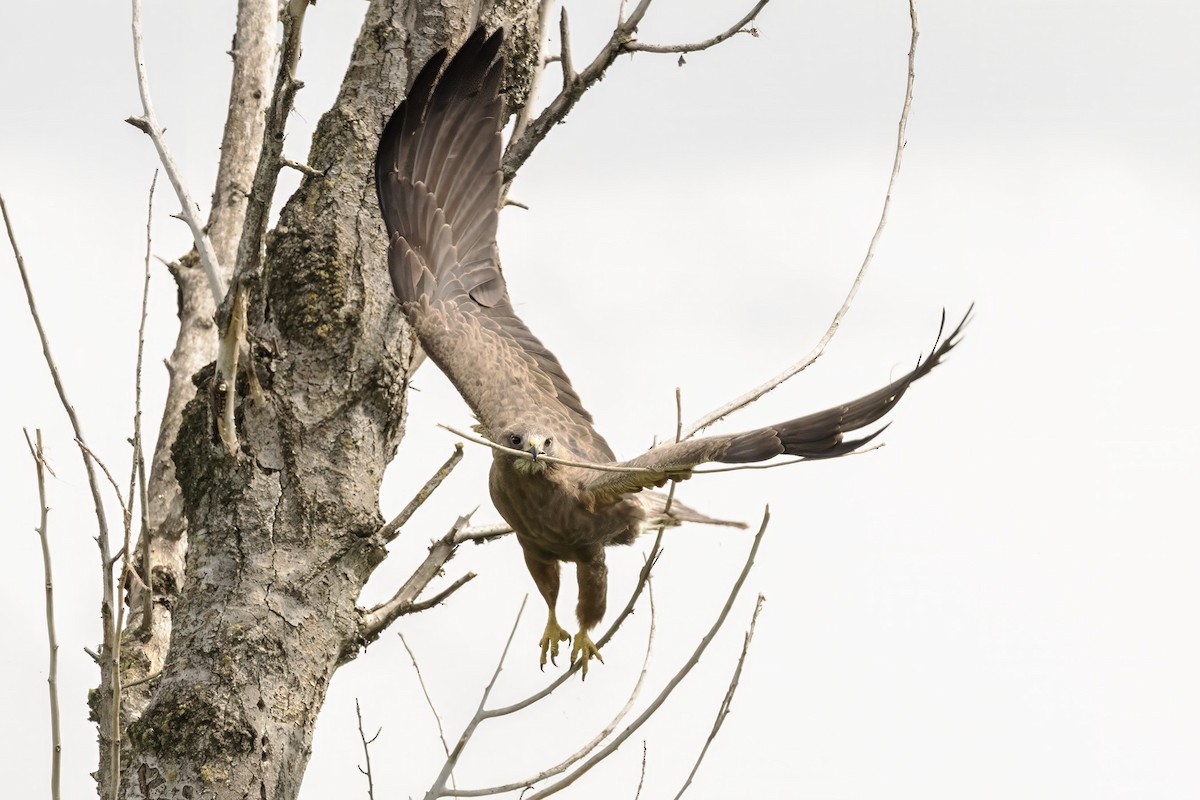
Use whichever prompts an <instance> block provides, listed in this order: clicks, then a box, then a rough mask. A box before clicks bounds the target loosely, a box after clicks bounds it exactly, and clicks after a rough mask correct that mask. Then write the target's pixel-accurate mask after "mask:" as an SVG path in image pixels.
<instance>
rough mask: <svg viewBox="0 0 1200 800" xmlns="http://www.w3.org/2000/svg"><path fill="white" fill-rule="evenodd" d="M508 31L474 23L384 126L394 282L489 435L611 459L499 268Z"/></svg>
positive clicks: (426, 344) (382, 163)
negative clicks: (549, 434)
mask: <svg viewBox="0 0 1200 800" xmlns="http://www.w3.org/2000/svg"><path fill="white" fill-rule="evenodd" d="M502 40H503V32H502V31H496V32H495V33H494V34H492V35H491V36H487V35H485V33H484V31H483V29H482V28H480V29H478V30H476V31H475V33H473V34H472V35H471V36H470V38H468V39H467V41H466V42H464V43H463V46H462V47H461V48H460V49H459V51H458V52H457V53H456V54H455V55H454V57H453V58H452V59H450V61H449V64H446V69H445V71H444V72H443V71H442V65H443V64H445V63H446V57H447V53H446V51H445V50H443V51H441V52H439V53H438V54H437V55H435V56H434V57H433V58H431V59H430V60H429V62H428V63H427V64H426V65H425V67H424V68H423V69H422V70H421V72H420V73H419V74H418V75H417V78H416V80H415V81H414V82H413V85H412V88H411V89H410V90H409V93H408V97H407V98H406V99H405V100H404V102H402V103H401V104H400V106H399V107H398V108H397V109H396V111H395V113H393V114H392V117H391V119H390V120H388V123H387V125H386V126H385V127H384V130H383V137H382V138H381V140H380V142H379V150H378V152H377V153H376V156H375V184H376V191H377V192H378V195H379V207H380V210H381V211H382V212H383V220H384V223H385V224H386V225H387V232H388V237H389V248H388V269H389V271H390V273H391V277H392V288H393V289H394V290H395V292H396V296H397V297H398V298H399V299H400V303H401V306H402V307H403V309H404V313H405V314H406V315H407V316H408V319H409V322H410V323H411V324H412V326H413V328H414V329H415V330H416V333H417V336H418V338H419V339H420V341H421V346H422V347H423V348H424V350H425V353H426V354H427V355H428V356H429V357H430V358H431V359H433V361H434V362H435V363H437V365H438V366H439V367H441V369H442V371H443V372H444V373H446V376H447V377H449V378H450V381H451V383H453V384H454V385H455V387H456V388H457V389H458V391H459V393H460V394H462V396H463V399H464V400H466V401H467V404H468V405H469V406H470V407H471V410H472V411H474V412H475V415H476V417H478V418H479V421H480V423H482V425H483V427H484V428H485V429H486V430H487V432H488V434H489V435H490V436H493V437H496V436H499V435H500V434H502V433H503V432H505V431H506V430H508V429H509V428H510V426H512V425H514V424H516V423H518V422H520V423H522V424H526V425H529V424H532V425H534V426H538V425H543V426H544V429H547V430H555V431H557V432H558V436H559V437H560V439H565V440H566V441H563V442H562V444H563V445H565V446H566V447H567V448H568V449H569V450H571V451H572V452H574V453H575V454H576V455H577V456H579V457H582V458H586V459H588V460H593V461H610V460H612V459H613V453H612V450H611V449H610V448H609V446H608V443H607V442H605V441H604V438H603V437H601V436H600V435H599V434H598V433H596V431H595V429H594V428H593V427H592V417H591V415H590V414H589V413H588V412H587V411H586V410H585V409H584V408H583V405H582V404H581V403H580V400H579V396H578V395H577V394H575V390H574V389H573V388H572V387H571V381H570V380H569V379H568V378H567V376H566V374H565V373H564V372H563V369H562V366H561V365H560V364H559V363H558V359H557V358H555V357H554V355H553V354H552V353H551V352H550V351H549V350H547V349H546V347H545V345H543V344H542V343H541V342H540V341H538V339H537V338H536V337H535V336H534V335H533V334H532V333H530V332H529V329H528V328H526V327H525V324H524V323H523V322H521V320H520V319H519V318H518V317H517V315H516V313H515V312H514V311H513V308H512V303H511V302H510V301H509V297H508V290H507V288H506V287H505V284H504V276H503V275H502V274H501V272H500V259H499V254H498V252H497V248H496V222H497V215H498V211H499V208H498V207H499V204H500V190H501V185H502V181H501V174H500V122H501V118H502V115H501V111H502V101H501V98H500V96H499V87H500V78H501V74H502V72H503V68H504V62H503V59H501V58H500V57H499V52H500V45H501V42H502ZM439 73H440V77H439Z"/></svg>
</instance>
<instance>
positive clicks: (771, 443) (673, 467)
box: [585, 310, 971, 504]
mask: <svg viewBox="0 0 1200 800" xmlns="http://www.w3.org/2000/svg"><path fill="white" fill-rule="evenodd" d="M970 318H971V312H970V311H969V310H968V311H967V314H966V316H964V317H963V319H962V321H961V322H959V323H958V325H957V326H956V327H955V328H954V330H953V331H951V332H950V335H949V336H947V337H946V338H945V339H944V340H943V339H942V338H941V335H942V332H943V331H942V330H939V331H938V341H936V342H934V346H933V351H932V352H930V354H929V357H928V358H925V359H923V360H922V361H920V362H918V364H917V366H916V367H915V368H914V369H913V370H912V371H911V372H909V373H908V374H907V375H904V376H903V377H901V378H898V379H896V380H894V381H892V382H891V383H889V384H888V385H887V386H884V387H883V388H882V389H879V390H877V391H874V392H871V393H870V394H868V395H864V396H863V397H860V398H858V399H857V400H851V401H850V402H849V403H843V404H842V405H840V406H835V407H833V408H830V409H826V410H825V411H818V412H817V413H815V414H809V415H808V416H805V417H800V418H798V419H793V420H788V421H787V422H781V423H779V424H777V425H771V426H769V427H766V428H759V429H758V430H753V431H746V432H745V433H734V434H729V435H726V436H706V437H704V438H702V439H688V440H687V441H684V442H679V443H677V444H676V443H672V444H666V445H660V446H658V447H655V448H653V449H651V450H648V451H647V452H645V453H643V454H642V455H640V456H638V457H637V458H633V459H630V460H629V461H623V462H621V463H620V466H627V467H641V468H643V469H649V470H650V472H597V471H593V472H591V473H590V477H589V478H588V480H587V483H586V485H585V489H586V490H588V491H589V492H590V493H591V494H592V496H593V497H594V498H596V500H597V502H598V503H599V504H603V502H604V498H606V497H612V496H616V495H621V494H624V493H626V492H636V491H638V490H639V489H644V488H647V487H650V486H662V485H663V484H664V483H665V482H666V481H667V480H668V479H671V478H675V479H680V478H687V477H690V475H691V471H692V468H693V467H695V466H697V465H699V464H703V463H705V462H707V461H719V462H723V463H726V464H744V463H748V462H753V461H766V460H767V459H769V458H773V457H774V456H780V455H791V456H802V457H804V458H812V459H816V458H835V457H837V456H844V455H847V454H848V453H852V452H853V451H855V450H857V449H858V448H860V447H862V446H863V445H865V444H867V443H868V442H870V441H871V440H872V439H874V438H875V437H876V436H878V435H879V434H880V433H882V432H883V428H880V429H879V430H877V431H873V432H871V433H869V434H866V435H864V436H861V437H859V438H857V439H846V438H844V437H843V434H845V433H849V432H851V431H856V430H859V429H861V428H863V427H865V426H867V425H870V424H871V423H872V422H876V421H877V420H879V419H880V418H882V417H883V415H884V414H886V413H887V412H888V411H889V410H891V408H892V406H894V405H895V404H896V403H897V402H898V401H899V400H900V398H901V397H903V396H904V393H905V392H906V391H908V387H909V386H911V385H912V384H913V382H914V381H916V380H918V379H920V378H923V377H925V376H926V375H928V374H929V372H930V371H931V370H932V369H933V368H934V367H936V366H937V365H938V364H939V363H941V361H942V359H944V358H945V357H946V354H947V353H949V352H950V351H951V350H952V349H954V346H955V345H957V344H958V342H959V340H960V339H961V338H962V332H963V328H964V327H965V326H966V324H967V322H968V321H969V320H970ZM945 322H946V320H945V315H944V314H943V317H942V325H943V328H944V326H945ZM884 427H887V426H884Z"/></svg>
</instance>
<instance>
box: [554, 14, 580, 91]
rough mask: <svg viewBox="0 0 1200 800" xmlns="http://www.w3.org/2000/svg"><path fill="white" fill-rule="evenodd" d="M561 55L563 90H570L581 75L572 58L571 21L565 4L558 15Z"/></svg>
mask: <svg viewBox="0 0 1200 800" xmlns="http://www.w3.org/2000/svg"><path fill="white" fill-rule="evenodd" d="M558 36H559V40H560V41H559V55H558V60H559V62H560V63H561V64H562V85H563V91H564V92H565V91H570V89H571V87H572V86H574V85H575V81H576V80H578V78H579V75H578V74H576V72H575V64H574V62H573V61H572V60H571V23H570V21H569V20H568V19H567V7H566V6H563V7H562V10H561V11H560V12H559V16H558Z"/></svg>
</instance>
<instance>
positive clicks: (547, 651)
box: [522, 548, 571, 669]
mask: <svg viewBox="0 0 1200 800" xmlns="http://www.w3.org/2000/svg"><path fill="white" fill-rule="evenodd" d="M522 549H524V548H522ZM525 566H527V567H528V568H529V574H530V575H532V576H533V582H534V583H536V584H537V587H538V591H539V592H541V593H542V598H543V599H544V600H545V601H546V606H547V607H548V608H549V609H550V613H549V616H548V617H547V618H546V630H545V631H544V632H543V633H542V641H541V642H540V644H541V647H542V657H541V660H540V661H539V662H538V663H539V665H540V666H541V667H542V668H543V669H545V667H546V657H547V656H549V657H550V663H551V664H554V665H555V666H558V664H557V662H555V660H554V659H555V658H556V657H557V656H558V643H559V642H569V641H571V634H569V633H567V632H566V631H564V630H563V629H562V626H561V625H559V624H558V618H557V617H556V616H555V615H554V605H555V603H557V602H558V561H557V560H555V559H544V558H540V557H539V556H537V555H536V554H534V553H532V552H530V551H529V550H525Z"/></svg>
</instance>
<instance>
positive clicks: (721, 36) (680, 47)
mask: <svg viewBox="0 0 1200 800" xmlns="http://www.w3.org/2000/svg"><path fill="white" fill-rule="evenodd" d="M768 2H770V0H759V2H758V3H757V4H756V5H755V6H754V8H752V9H750V11H749V12H747V13H746V16H744V17H742V18H741V19H740V20H738V21H737V22H735V23H734V24H733V25H732V26H730V27H729V28H728V29H727V30H725V31H722V32H721V33H718V34H717V35H716V36H713V37H712V38H710V39H705V40H704V41H702V42H693V43H692V44H667V45H659V44H646V43H645V42H638V41H632V42H630V43H629V44H627V45H626V46H625V49H627V50H630V51H632V52H635V53H636V52H641V53H697V52H699V51H701V50H707V49H708V48H710V47H715V46H716V45H719V44H720V43H721V42H723V41H725V40H726V39H730V38H732V37H734V36H736V35H737V34H739V33H748V34H750V35H751V36H753V37H755V38H757V37H758V29H757V28H747V27H746V25H748V24H750V23H751V22H753V21H754V18H755V17H757V16H758V12H760V11H762V10H763V6H765V5H766V4H767V3H768Z"/></svg>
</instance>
